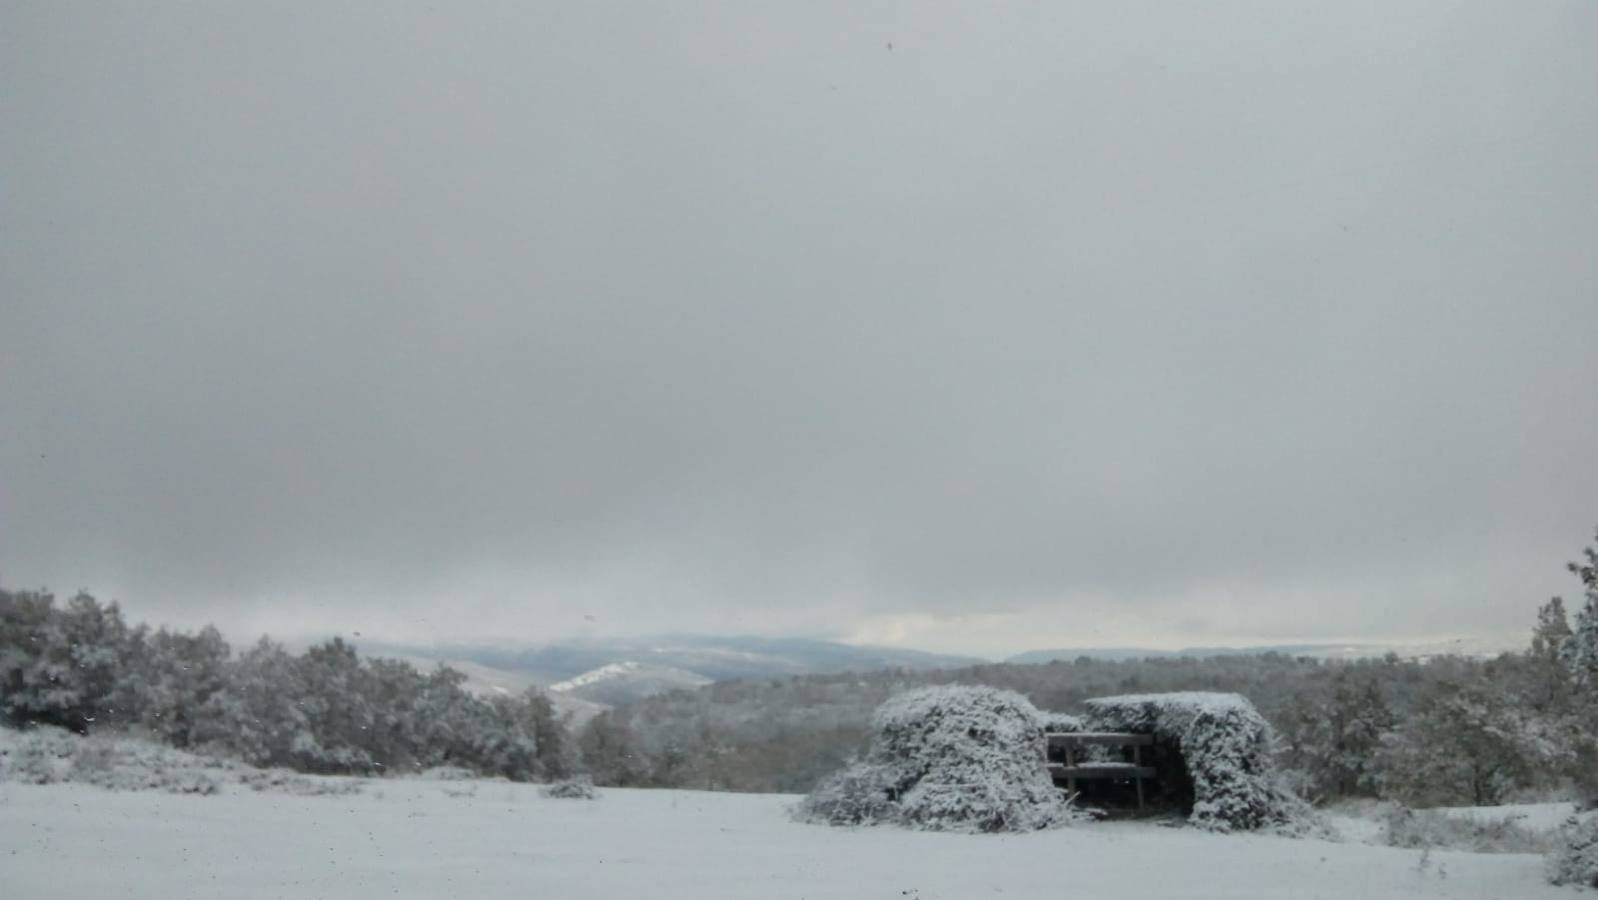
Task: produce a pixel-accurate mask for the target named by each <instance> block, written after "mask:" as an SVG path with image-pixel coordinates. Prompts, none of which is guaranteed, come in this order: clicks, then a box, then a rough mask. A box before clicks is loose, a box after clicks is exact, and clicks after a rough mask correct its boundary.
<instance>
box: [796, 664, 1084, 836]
mask: <svg viewBox="0 0 1598 900" xmlns="http://www.w3.org/2000/svg"><path fill="white" fill-rule="evenodd" d="M1043 734H1044V725H1043V719H1042V716H1041V714H1040V713H1039V712H1038V710H1037V709H1036V708H1035V707H1033V706H1032V704H1031V703H1029V702H1027V700H1026V698H1025V697H1022V696H1021V695H1019V694H1016V693H1013V692H1011V691H1002V690H998V689H995V688H988V687H967V686H962V685H945V686H940V687H930V688H922V689H919V690H914V691H910V692H908V693H904V694H900V695H899V696H897V697H894V698H892V699H890V700H889V701H888V702H887V703H884V704H883V705H882V707H881V708H879V709H878V710H877V713H876V716H875V718H874V720H873V722H872V743H871V749H870V751H869V753H868V755H867V757H866V758H865V759H864V760H862V761H860V762H857V763H855V764H853V765H851V766H849V767H847V768H845V769H844V770H843V771H841V772H838V773H836V774H834V775H833V776H831V777H829V778H827V779H825V780H823V781H822V783H821V784H820V785H819V786H818V787H817V788H816V789H815V791H814V792H812V793H811V794H810V796H809V797H807V798H806V799H805V801H804V802H803V803H802V804H800V807H799V809H798V811H797V815H798V816H799V817H800V818H801V819H803V820H805V821H811V822H820V823H825V824H830V825H875V824H881V823H892V824H899V825H907V826H911V827H917V828H926V829H933V830H951V831H1032V830H1035V829H1039V828H1047V827H1050V826H1052V825H1058V824H1060V823H1062V822H1064V821H1066V820H1067V819H1068V818H1069V817H1070V815H1071V813H1070V809H1069V807H1068V805H1067V804H1066V803H1065V801H1064V799H1063V798H1062V796H1061V793H1060V791H1059V790H1058V789H1056V788H1055V787H1054V784H1053V782H1052V781H1051V780H1050V778H1049V776H1048V774H1047V772H1046V771H1045V769H1044V740H1043Z"/></svg>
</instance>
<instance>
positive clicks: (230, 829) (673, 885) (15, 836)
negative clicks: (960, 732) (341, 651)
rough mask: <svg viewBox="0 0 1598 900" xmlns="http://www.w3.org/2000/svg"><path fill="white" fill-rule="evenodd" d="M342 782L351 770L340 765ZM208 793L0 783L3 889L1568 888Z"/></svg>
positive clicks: (1310, 861) (1077, 831) (1340, 864)
mask: <svg viewBox="0 0 1598 900" xmlns="http://www.w3.org/2000/svg"><path fill="white" fill-rule="evenodd" d="M351 780H355V779H351ZM361 783H362V784H363V785H364V790H362V791H361V792H360V793H356V794H349V795H339V796H314V797H307V796H293V795H287V794H279V793H271V792H265V793H258V792H255V791H251V790H249V789H248V788H241V787H235V786H224V787H223V790H222V793H220V794H217V795H213V796H193V795H180V794H166V793H159V792H151V791H143V792H123V791H109V790H104V789H101V788H97V787H91V786H88V785H78V784H57V785H44V786H39V785H27V784H18V783H0V882H3V884H4V890H3V893H4V895H5V896H6V897H16V898H35V897H51V898H64V900H70V898H95V900H100V898H104V897H135V898H163V900H164V898H176V897H230V898H244V900H249V898H275V897H338V898H350V900H369V898H373V900H375V898H392V897H427V898H434V897H462V898H472V900H495V898H525V897H559V898H575V900H583V898H596V900H597V898H607V900H679V898H682V900H687V898H694V900H701V898H703V900H717V898H740V900H741V898H751V897H759V898H811V900H816V898H867V900H876V898H880V900H905V898H915V900H939V898H944V900H967V898H975V897H999V896H1003V897H1012V898H1017V897H1018V898H1048V897H1065V896H1072V897H1089V896H1091V897H1098V898H1120V897H1126V898H1134V897H1135V898H1144V897H1159V898H1177V900H1181V898H1238V900H1247V898H1261V900H1264V898H1271V900H1279V898H1295V897H1303V898H1358V900H1384V898H1406V900H1414V898H1426V897H1438V898H1456V900H1487V898H1493V900H1537V898H1569V897H1571V896H1573V892H1572V891H1570V890H1569V889H1561V888H1555V887H1553V886H1550V885H1548V884H1546V883H1545V882H1544V881H1543V863H1542V860H1541V858H1540V857H1537V856H1531V855H1524V854H1468V853H1456V852H1444V851H1436V850H1434V851H1431V852H1430V853H1429V854H1427V855H1426V856H1424V857H1423V856H1422V854H1421V853H1420V852H1419V851H1414V850H1398V849H1391V848H1386V847H1371V846H1365V845H1359V844H1337V843H1329V842H1326V841H1322V840H1314V839H1300V840H1294V839H1289V838H1285V837H1277V836H1271V835H1262V834H1233V835H1219V834H1210V833H1205V832H1201V831H1198V830H1196V829H1185V828H1164V827H1160V826H1157V825H1154V824H1150V823H1137V822H1120V823H1100V824H1094V825H1080V826H1077V827H1071V828H1065V829H1059V830H1051V831H1041V832H1031V833H1027V834H1003V835H979V834H959V833H946V832H944V833H939V832H922V831H910V830H904V829H897V828H888V829H884V828H862V829H844V828H826V827H820V826H814V825H804V824H801V823H797V822H794V821H792V820H791V819H790V818H789V816H788V809H789V808H790V807H791V806H792V805H793V804H794V803H795V802H797V800H798V798H797V797H791V796H780V795H759V794H713V793H700V792H691V791H647V790H603V791H601V792H600V793H601V797H600V799H599V800H597V801H595V802H590V803H582V802H572V801H569V800H557V799H548V798H543V797H540V796H539V792H538V787H537V786H536V785H523V784H511V783H508V782H491V781H480V782H473V783H470V784H462V783H459V782H455V783H449V782H431V781H423V780H420V779H385V780H366V781H362V782H361Z"/></svg>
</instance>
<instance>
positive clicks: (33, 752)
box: [0, 726, 360, 794]
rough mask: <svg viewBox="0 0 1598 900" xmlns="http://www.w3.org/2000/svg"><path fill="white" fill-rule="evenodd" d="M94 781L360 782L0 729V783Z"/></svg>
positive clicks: (118, 742)
mask: <svg viewBox="0 0 1598 900" xmlns="http://www.w3.org/2000/svg"><path fill="white" fill-rule="evenodd" d="M3 781H16V782H21V783H24V784H65V783H73V784H92V785H94V786H96V787H102V788H108V789H111V790H119V791H165V792H167V793H174V794H214V793H217V792H218V791H219V790H220V789H221V787H222V785H224V784H230V783H233V784H242V785H246V786H248V787H250V788H253V789H254V790H257V791H262V790H272V791H283V792H288V793H295V794H326V793H353V792H355V791H358V790H360V783H359V782H354V781H349V780H347V779H312V778H307V777H305V776H303V775H297V774H294V773H292V772H286V771H283V770H281V769H256V768H252V767H250V766H247V765H244V764H243V763H240V762H237V761H234V760H227V759H218V758H216V757H211V756H202V755H198V754H194V753H188V752H185V751H182V750H174V749H172V748H171V747H167V746H165V745H162V744H157V743H155V742H153V741H149V740H143V739H140V738H137V737H133V736H129V735H112V734H97V735H89V736H84V735H79V734H73V733H72V732H70V731H67V730H66V729H64V728H54V727H50V726H39V727H35V728H29V729H26V730H15V729H10V728H0V782H3Z"/></svg>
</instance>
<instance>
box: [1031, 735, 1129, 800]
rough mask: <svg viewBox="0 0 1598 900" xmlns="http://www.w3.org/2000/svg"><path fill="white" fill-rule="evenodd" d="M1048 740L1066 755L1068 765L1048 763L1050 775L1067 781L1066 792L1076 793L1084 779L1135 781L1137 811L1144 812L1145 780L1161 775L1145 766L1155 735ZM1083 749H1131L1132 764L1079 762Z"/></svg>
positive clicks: (1070, 736) (1050, 745) (1078, 736)
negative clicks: (1144, 755) (1078, 784)
mask: <svg viewBox="0 0 1598 900" xmlns="http://www.w3.org/2000/svg"><path fill="white" fill-rule="evenodd" d="M1044 737H1045V738H1046V739H1047V740H1048V744H1049V748H1050V749H1054V748H1060V749H1062V750H1064V751H1065V764H1064V765H1061V764H1059V763H1048V764H1047V769H1048V772H1049V775H1050V776H1052V777H1054V778H1057V779H1059V778H1063V779H1065V789H1066V790H1068V791H1072V792H1074V791H1075V790H1076V783H1077V781H1078V780H1081V779H1092V778H1109V779H1122V780H1131V781H1132V783H1133V784H1134V785H1135V786H1136V788H1137V808H1138V811H1139V812H1142V811H1143V780H1144V779H1146V778H1153V777H1155V775H1156V774H1157V773H1156V772H1155V770H1154V768H1153V767H1152V766H1145V765H1143V754H1142V748H1144V747H1147V746H1149V745H1151V744H1153V743H1154V735H1152V734H1133V733H1131V732H1120V731H1077V732H1051V733H1049V734H1047V735H1044ZM1083 747H1131V748H1132V761H1131V762H1083V763H1078V762H1077V751H1078V750H1079V749H1081V748H1083Z"/></svg>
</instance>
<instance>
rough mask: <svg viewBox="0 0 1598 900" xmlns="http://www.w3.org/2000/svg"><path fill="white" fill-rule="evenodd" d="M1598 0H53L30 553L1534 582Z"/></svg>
mask: <svg viewBox="0 0 1598 900" xmlns="http://www.w3.org/2000/svg"><path fill="white" fill-rule="evenodd" d="M1595 39H1598V10H1594V8H1593V7H1592V6H1591V5H1589V4H1579V3H1572V4H1551V5H1547V6H1542V7H1538V8H1535V9H1529V8H1523V7H1517V8H1510V7H1507V6H1504V5H1502V4H1480V5H1474V4H1466V5H1463V6H1461V5H1460V4H1454V3H1446V4H1445V3H1419V4H1406V5H1404V6H1403V7H1402V8H1395V7H1393V6H1391V5H1390V4H1369V5H1367V4H1357V3H1351V4H1301V5H1300V4H1283V3H1259V4H1244V3H1228V4H1223V5H1222V6H1220V7H1215V6H1214V5H1212V6H1210V7H1206V8H1204V9H1199V8H1196V7H1195V8H1182V7H1177V6H1173V5H1171V4H1159V3H1150V4H1139V3H1127V4H1108V5H1105V4H1099V5H1086V4H1084V5H1076V4H1043V5H1032V4H1026V5H1023V4H1016V5H1001V6H999V7H988V6H983V7H975V6H967V5H950V6H948V7H934V6H927V5H924V4H916V5H913V6H903V5H897V4H881V5H877V4H866V5H861V4H838V5H828V4H794V5H790V6H785V7H780V8H776V9H771V8H759V7H756V6H752V5H746V4H729V5H721V6H711V5H700V4H670V5H664V6H653V5H643V4H621V5H615V6H608V5H602V4H578V5H554V4H551V5H548V6H545V7H543V8H536V9H527V8H514V7H507V8H499V7H490V6H487V5H483V6H478V7H475V8H473V9H469V10H463V9H459V8H455V7H451V6H448V5H444V6H433V7H428V6H422V5H407V4H385V5H384V6H383V7H382V8H381V9H378V8H374V7H370V6H352V7H345V8H339V7H337V6H336V5H335V6H332V7H329V6H327V5H324V4H302V5H299V6H298V8H283V7H280V6H275V7H273V8H272V9H270V10H269V9H266V8H259V9H249V8H244V7H238V6H233V5H228V6H220V7H209V6H205V5H199V6H190V5H185V6H182V7H176V6H174V7H169V8H164V9H163V8H155V9H151V8H142V9H137V10H135V9H134V8H132V7H127V8H120V9H119V8H112V7H105V6H103V5H100V4H82V5H73V4H49V5H44V6H35V7H28V8H23V7H15V6H13V7H12V8H10V9H8V10H6V11H5V12H3V13H0V85H3V87H0V172H4V173H5V174H4V176H0V178H3V181H0V189H3V192H4V195H3V202H0V234H3V235H4V240H0V417H3V421H4V423H5V425H4V428H3V429H0V581H3V583H5V584H7V585H10V586H32V585H37V584H48V585H49V586H51V587H53V588H55V589H56V590H58V591H70V590H73V589H76V588H78V587H80V586H82V587H87V588H90V589H91V590H94V591H96V592H97V593H100V594H103V595H107V596H112V597H116V598H118V599H120V600H122V601H123V602H124V604H125V605H126V607H127V608H128V609H129V611H130V612H131V613H132V614H133V615H134V616H135V617H136V618H149V619H153V620H158V621H170V622H174V623H178V624H191V623H195V622H202V621H216V622H218V623H219V624H222V625H223V626H224V627H226V628H228V629H229V630H230V631H236V632H240V633H248V632H251V631H259V630H270V631H273V632H275V633H279V634H294V633H315V632H320V631H346V632H347V631H349V630H363V629H364V630H365V631H366V632H368V633H370V634H379V635H385V636H391V637H395V638H403V639H418V638H427V637H440V638H444V637H448V638H475V637H486V636H494V637H507V636H509V637H515V638H519V639H526V640H542V639H548V638H555V637H562V636H568V635H574V634H585V633H603V634H624V633H647V632H651V631H660V630H684V631H718V632H754V633H777V632H782V633H804V634H818V635H835V636H844V637H850V638H855V639H862V640H877V641H887V642H896V643H905V644H923V645H928V646H931V647H934V648H935V649H948V650H968V651H973V652H982V653H1003V652H1010V651H1014V650H1021V649H1026V648H1027V647H1035V646H1046V645H1051V644H1055V645H1057V644H1065V645H1072V646H1077V645H1085V644H1104V645H1114V644H1126V643H1138V642H1142V643H1157V644H1161V645H1180V644H1184V643H1188V644H1191V643H1212V642H1226V641H1237V642H1243V641H1248V642H1265V641H1274V640H1288V639H1291V640H1303V639H1320V638H1336V639H1342V638H1361V639H1385V638H1394V639H1396V638H1406V637H1432V636H1439V635H1448V634H1483V633H1498V632H1506V631H1515V630H1519V629H1522V628H1523V627H1525V626H1526V625H1527V624H1528V623H1529V621H1530V618H1531V614H1532V610H1533V608H1534V606H1535V604H1536V603H1537V602H1539V601H1540V600H1542V599H1544V598H1545V597H1546V595H1548V594H1550V593H1555V592H1560V591H1565V592H1567V593H1568V592H1571V588H1572V586H1573V585H1574V582H1572V581H1570V580H1569V578H1568V576H1566V575H1565V574H1564V573H1563V572H1562V569H1561V566H1562V563H1563V561H1564V560H1565V559H1567V558H1571V557H1572V556H1574V555H1575V553H1576V551H1577V550H1578V548H1579V547H1580V545H1581V544H1582V543H1583V541H1584V539H1586V538H1588V537H1589V536H1590V534H1591V530H1592V528H1591V527H1592V525H1593V524H1594V523H1595V522H1598V466H1594V464H1593V460H1595V459H1598V416H1595V415H1594V413H1595V412H1598V396H1595V375H1598V365H1595V362H1594V352H1593V340H1592V337H1593V335H1594V334H1595V333H1598V296H1595V294H1594V285H1595V284H1598V255H1595V254H1594V252H1593V250H1592V247H1593V246H1594V238H1595V237H1598V179H1595V178H1593V177H1592V158H1593V147H1595V146H1598V57H1595V56H1594V55H1593V54H1592V53H1591V52H1590V51H1591V48H1592V47H1593V46H1594V44H1595Z"/></svg>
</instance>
